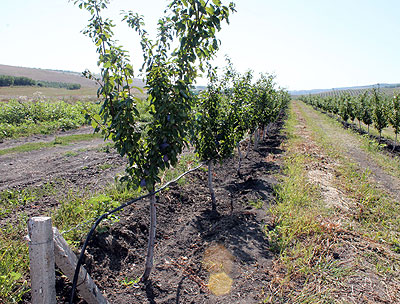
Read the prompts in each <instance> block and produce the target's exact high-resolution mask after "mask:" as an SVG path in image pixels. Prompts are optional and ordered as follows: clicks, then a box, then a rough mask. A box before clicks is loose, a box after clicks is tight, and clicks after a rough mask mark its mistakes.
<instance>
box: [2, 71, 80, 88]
mask: <svg viewBox="0 0 400 304" xmlns="http://www.w3.org/2000/svg"><path fill="white" fill-rule="evenodd" d="M10 86H38V87H47V88H65V89H68V90H79V89H80V88H81V85H80V84H79V83H66V82H52V81H43V80H38V81H36V80H33V79H31V78H28V77H24V76H18V77H14V76H6V75H0V87H10Z"/></svg>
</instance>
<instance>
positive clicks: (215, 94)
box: [192, 72, 237, 212]
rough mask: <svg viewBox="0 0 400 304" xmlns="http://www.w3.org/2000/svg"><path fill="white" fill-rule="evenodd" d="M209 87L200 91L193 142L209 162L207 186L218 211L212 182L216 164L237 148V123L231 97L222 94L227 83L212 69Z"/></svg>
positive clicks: (214, 206) (201, 157)
mask: <svg viewBox="0 0 400 304" xmlns="http://www.w3.org/2000/svg"><path fill="white" fill-rule="evenodd" d="M209 74H210V77H209V78H210V82H209V84H208V86H207V90H205V91H203V92H201V93H200V95H199V97H198V102H197V106H196V113H195V115H194V119H193V132H192V134H193V136H192V142H193V144H194V146H195V148H196V153H197V154H198V156H199V158H200V159H201V160H202V161H205V162H207V164H208V187H209V190H210V194H211V206H212V211H213V212H216V211H217V205H216V199H215V193H214V188H213V183H212V176H213V164H215V162H217V161H222V160H224V159H226V158H229V157H231V156H232V155H233V151H234V148H235V136H234V127H235V124H236V123H237V122H236V121H235V119H234V118H235V116H234V115H233V113H232V111H231V109H230V104H229V100H228V99H227V97H226V96H225V95H224V94H223V92H224V82H223V81H219V80H218V79H217V77H216V75H215V73H214V72H210V73H209Z"/></svg>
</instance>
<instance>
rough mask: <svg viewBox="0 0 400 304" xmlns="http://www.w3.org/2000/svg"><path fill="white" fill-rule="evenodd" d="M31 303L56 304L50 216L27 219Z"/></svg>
mask: <svg viewBox="0 0 400 304" xmlns="http://www.w3.org/2000/svg"><path fill="white" fill-rule="evenodd" d="M28 233H29V260H30V274H31V295H32V303H35V304H56V280H55V265H54V243H53V230H52V226H51V218H50V217H32V218H30V219H29V221H28Z"/></svg>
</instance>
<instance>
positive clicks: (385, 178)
mask: <svg viewBox="0 0 400 304" xmlns="http://www.w3.org/2000/svg"><path fill="white" fill-rule="evenodd" d="M296 106H298V107H299V108H300V109H301V111H302V112H303V113H305V114H306V115H307V116H308V117H309V118H310V119H311V120H312V121H314V122H315V124H316V125H317V126H318V127H319V128H320V129H321V131H322V132H323V133H325V134H326V136H327V137H328V138H329V140H330V142H332V143H334V144H335V145H337V146H339V147H340V149H341V150H342V151H344V153H345V155H346V156H347V157H348V158H349V159H351V160H352V161H353V162H355V163H357V164H358V165H359V166H360V167H361V168H364V169H368V170H369V171H370V172H371V177H372V178H373V179H374V181H375V182H376V183H377V184H378V185H380V187H381V188H382V189H384V190H385V191H386V192H388V193H389V194H390V195H391V196H392V197H393V198H394V199H396V200H398V201H400V180H399V179H398V178H396V177H394V176H392V175H390V174H388V173H387V172H385V170H384V169H382V168H381V167H380V166H379V165H378V164H377V163H376V162H375V161H374V160H372V159H371V157H369V155H368V153H366V152H365V151H364V150H362V149H361V148H360V146H361V145H362V143H361V141H360V139H359V138H357V137H358V136H359V135H356V134H350V133H348V132H345V131H344V130H343V129H342V128H340V127H337V126H335V125H333V124H331V123H328V122H327V121H326V120H324V119H321V116H320V115H322V114H320V113H317V112H316V111H314V110H312V109H311V108H309V107H307V106H305V105H304V104H303V103H300V102H298V103H296Z"/></svg>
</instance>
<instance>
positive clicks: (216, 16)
mask: <svg viewBox="0 0 400 304" xmlns="http://www.w3.org/2000/svg"><path fill="white" fill-rule="evenodd" d="M75 4H77V5H79V7H80V8H81V9H86V10H87V11H88V12H89V13H90V15H91V18H90V21H89V25H88V26H87V28H86V30H85V31H84V33H85V34H86V35H87V36H89V37H90V38H91V39H92V40H93V42H94V43H95V45H96V46H97V53H98V55H99V61H98V64H99V67H100V69H101V73H100V75H101V78H100V79H96V77H95V76H94V75H93V74H92V73H90V72H89V71H85V73H84V74H85V75H86V76H87V77H88V78H90V79H95V80H97V82H98V83H99V84H100V88H99V90H98V95H99V96H100V97H102V99H101V100H102V104H101V111H100V113H99V117H98V119H97V122H98V126H97V130H98V131H100V130H101V131H102V132H103V134H104V137H105V138H111V139H112V140H113V141H114V143H115V147H116V148H117V150H118V152H119V153H120V154H121V155H122V156H126V157H127V159H128V166H127V168H126V173H127V174H126V176H125V177H124V180H125V181H126V182H127V183H128V184H129V185H130V186H131V187H134V188H142V189H146V190H147V191H149V193H154V191H155V186H156V184H157V183H158V182H160V178H159V173H160V171H161V170H164V169H165V168H169V167H171V166H175V165H176V163H177V161H178V156H179V154H180V153H181V152H182V150H183V148H184V147H185V146H187V145H189V144H192V145H194V146H195V148H196V151H197V153H198V155H199V157H200V159H201V160H203V161H206V162H208V164H209V177H210V179H211V176H212V175H211V171H212V164H213V163H214V162H216V161H220V160H222V159H225V158H227V157H230V156H231V155H232V154H233V151H234V149H235V147H237V146H239V142H240V140H241V139H242V138H243V137H244V135H245V134H246V133H247V132H250V133H251V132H254V131H255V130H256V129H257V128H264V127H265V126H266V125H267V124H268V123H270V122H272V121H274V120H275V119H276V117H277V115H278V113H279V112H280V110H281V109H282V108H283V107H284V106H285V105H286V104H287V102H288V101H289V99H290V98H289V95H288V94H287V92H285V91H283V90H278V89H276V88H275V84H274V81H273V80H274V77H272V76H269V75H262V76H261V77H260V79H258V80H257V81H256V82H253V75H252V73H251V72H248V73H246V74H244V75H241V74H239V73H237V72H236V71H235V70H234V69H233V67H232V65H230V64H229V65H228V67H227V68H226V69H225V73H224V75H223V76H220V77H218V76H217V73H216V71H215V70H214V69H212V68H210V65H209V61H210V60H211V59H212V58H213V57H214V55H215V52H216V51H217V50H218V48H219V45H220V41H219V40H218V39H217V38H216V36H215V35H216V32H218V31H219V30H220V29H221V25H222V23H223V22H228V18H229V15H230V13H232V12H235V6H234V4H233V3H230V4H228V5H223V4H222V2H221V1H220V0H212V1H207V2H205V1H202V0H172V1H171V2H170V4H169V5H168V7H167V9H166V11H165V13H164V17H162V18H160V19H159V22H158V35H157V37H156V39H155V40H151V39H150V38H149V37H148V34H147V31H146V30H145V28H144V22H143V17H142V16H140V15H138V14H135V13H133V12H124V13H123V17H122V20H123V21H126V23H127V24H128V26H129V27H131V28H132V29H134V30H135V31H136V32H137V33H138V34H139V36H140V38H141V39H140V43H141V46H142V51H143V57H144V64H143V67H142V73H143V74H144V75H145V82H146V90H147V92H146V93H147V102H148V104H149V114H150V118H149V117H147V118H146V122H145V123H144V122H143V120H142V119H141V113H140V112H139V111H138V106H137V105H138V104H139V103H140V100H139V98H138V97H137V96H135V95H134V94H133V93H132V87H131V83H132V79H133V77H134V73H133V68H132V65H131V63H130V59H129V55H128V53H127V52H126V51H125V50H123V49H122V47H121V46H120V44H119V43H117V42H116V41H115V40H113V31H112V30H113V27H114V24H113V22H112V21H111V20H110V19H106V18H103V17H102V11H103V10H104V9H106V8H107V5H108V4H109V0H76V1H75ZM172 46H176V47H175V48H172ZM200 72H202V73H208V75H209V79H210V84H209V85H208V87H207V90H205V91H203V92H201V93H200V94H194V91H193V90H192V88H193V84H194V82H195V80H196V78H197V77H198V76H199V73H200ZM136 89H138V90H140V89H139V88H136ZM147 115H148V114H147ZM210 179H209V181H210V185H211V184H212V183H211V180H210ZM210 191H211V192H212V193H213V191H212V187H211V186H210ZM212 201H213V207H212V208H213V209H214V210H215V209H216V205H215V197H214V195H213V194H212ZM155 231H156V196H155V194H154V195H151V199H150V228H149V242H148V249H147V258H146V266H145V271H144V274H143V276H142V281H145V280H147V279H148V277H149V275H150V271H151V269H152V264H153V254H154V251H153V249H154V240H155Z"/></svg>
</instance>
